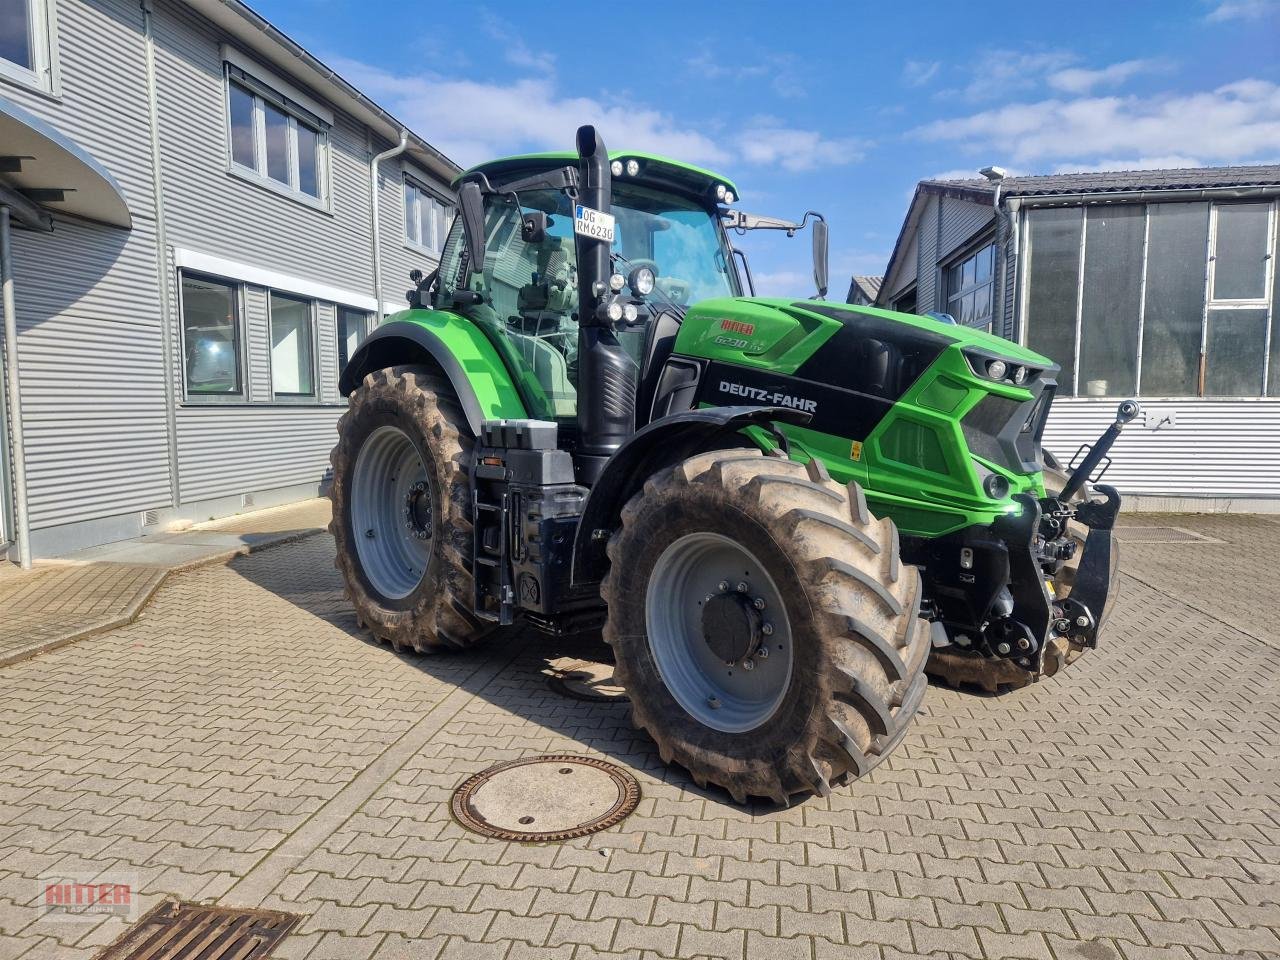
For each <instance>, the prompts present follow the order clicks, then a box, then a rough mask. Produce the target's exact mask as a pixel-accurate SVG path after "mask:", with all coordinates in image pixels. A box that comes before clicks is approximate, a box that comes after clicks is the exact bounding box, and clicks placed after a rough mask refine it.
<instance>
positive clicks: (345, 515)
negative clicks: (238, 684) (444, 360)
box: [329, 366, 492, 653]
mask: <svg viewBox="0 0 1280 960" xmlns="http://www.w3.org/2000/svg"><path fill="white" fill-rule="evenodd" d="M473 444H474V438H473V436H472V435H471V431H470V428H469V426H468V425H467V420H466V417H465V415H464V414H463V412H462V408H461V406H460V405H459V404H458V398H457V395H456V394H455V393H454V390H453V388H452V387H451V386H450V384H449V382H448V381H447V380H445V379H444V378H443V377H440V376H437V375H434V374H433V373H432V371H430V370H428V369H426V368H423V367H410V366H402V367H388V368H386V369H384V370H376V371H374V372H373V373H370V374H369V375H368V376H366V377H365V378H364V382H363V383H362V384H361V385H360V386H359V387H357V388H356V389H355V390H354V391H353V392H352V393H351V398H350V405H349V406H348V408H347V412H346V413H344V414H343V415H342V418H341V419H340V420H339V421H338V445H337V446H336V447H334V448H333V452H332V453H331V454H330V455H329V461H330V463H331V464H332V465H333V485H332V487H331V489H330V493H329V497H330V499H331V500H332V502H333V519H332V521H331V522H330V524H329V530H330V532H331V533H332V534H333V537H334V540H335V541H336V544H337V558H336V559H335V561H334V565H335V566H336V567H337V568H338V570H340V571H341V573H342V578H343V580H344V582H345V584H346V593H347V597H348V598H349V599H350V600H351V602H352V604H353V605H354V606H355V609H356V616H357V619H358V620H359V622H360V624H361V625H362V626H364V627H366V628H367V629H368V630H369V631H370V632H372V633H373V635H374V636H375V637H377V638H378V639H380V640H382V641H384V642H387V643H390V644H391V646H392V647H394V648H395V649H396V650H416V651H418V652H422V653H425V652H429V651H434V650H442V649H444V650H457V649H461V648H463V647H467V646H470V645H471V644H473V643H475V642H476V641H478V640H480V639H481V638H482V637H483V636H485V635H486V634H487V633H489V632H491V630H492V627H491V626H490V625H489V624H488V623H486V622H484V621H481V620H478V619H477V618H476V617H475V616H474V615H473V614H472V613H471V612H470V610H471V604H472V590H473V581H472V578H471V555H472V550H473V544H472V525H471V517H470V512H469V505H470V482H469V473H468V469H469V464H470V457H471V449H472V446H473Z"/></svg>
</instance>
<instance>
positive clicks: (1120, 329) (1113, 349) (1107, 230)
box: [1080, 204, 1145, 397]
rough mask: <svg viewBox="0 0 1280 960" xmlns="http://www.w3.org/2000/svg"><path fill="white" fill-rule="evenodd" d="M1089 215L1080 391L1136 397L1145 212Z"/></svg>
mask: <svg viewBox="0 0 1280 960" xmlns="http://www.w3.org/2000/svg"><path fill="white" fill-rule="evenodd" d="M1087 216H1088V220H1087V222H1086V226H1085V244H1084V290H1083V294H1082V295H1083V297H1084V301H1083V303H1082V305H1081V310H1080V392H1081V393H1082V394H1084V395H1085V396H1087V397H1131V396H1133V393H1134V391H1135V390H1136V389H1137V386H1138V313H1139V310H1140V304H1141V302H1142V235H1143V232H1144V230H1145V211H1144V209H1143V207H1142V206H1141V205H1138V204H1131V205H1125V206H1118V205H1117V206H1106V207H1091V208H1089V211H1088V214H1087Z"/></svg>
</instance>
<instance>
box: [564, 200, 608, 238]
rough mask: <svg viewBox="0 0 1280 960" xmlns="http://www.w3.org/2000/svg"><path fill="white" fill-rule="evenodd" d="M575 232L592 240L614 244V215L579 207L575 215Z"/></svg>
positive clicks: (580, 205)
mask: <svg viewBox="0 0 1280 960" xmlns="http://www.w3.org/2000/svg"><path fill="white" fill-rule="evenodd" d="M573 232H574V233H576V234H578V235H579V236H583V237H590V238H591V239H592V240H603V241H604V242H605V243H613V214H611V213H603V212H601V211H599V210H593V209H592V208H591V207H584V206H583V205H582V204H580V203H579V204H578V205H577V209H576V210H575V211H574V214H573Z"/></svg>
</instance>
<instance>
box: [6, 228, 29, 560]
mask: <svg viewBox="0 0 1280 960" xmlns="http://www.w3.org/2000/svg"><path fill="white" fill-rule="evenodd" d="M9 219H10V218H9V207H8V206H7V205H5V206H0V287H3V302H4V354H5V356H4V360H5V363H4V372H5V379H6V384H7V386H8V390H9V420H10V424H11V425H12V427H13V431H12V433H11V434H10V436H9V443H10V445H11V446H12V448H13V500H14V504H13V513H14V522H15V524H16V526H17V528H18V529H17V534H18V559H19V562H20V563H21V564H22V569H23V570H30V569H31V516H30V513H29V512H28V510H27V451H26V446H25V444H24V443H23V439H22V391H21V389H20V386H19V383H18V307H17V304H16V302H15V300H14V296H13V246H12V243H11V237H10V233H9Z"/></svg>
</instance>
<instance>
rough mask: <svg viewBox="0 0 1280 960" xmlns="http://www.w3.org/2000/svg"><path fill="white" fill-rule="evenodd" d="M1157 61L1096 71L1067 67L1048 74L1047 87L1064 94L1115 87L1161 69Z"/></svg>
mask: <svg viewBox="0 0 1280 960" xmlns="http://www.w3.org/2000/svg"><path fill="white" fill-rule="evenodd" d="M1163 66H1164V65H1163V64H1162V63H1161V62H1160V61H1159V60H1124V61H1122V62H1120V63H1113V64H1110V65H1109V66H1105V67H1100V68H1098V69H1097V70H1087V69H1084V68H1082V67H1068V68H1067V69H1065V70H1058V71H1056V72H1054V73H1051V74H1049V77H1048V81H1049V86H1051V87H1053V88H1054V89H1055V90H1062V91H1064V92H1065V93H1089V92H1090V91H1091V90H1093V88H1094V87H1115V86H1119V85H1120V84H1122V83H1124V82H1125V81H1126V80H1128V79H1130V78H1131V77H1135V76H1137V75H1138V74H1141V73H1151V72H1153V71H1155V70H1160V69H1162V68H1163Z"/></svg>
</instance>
